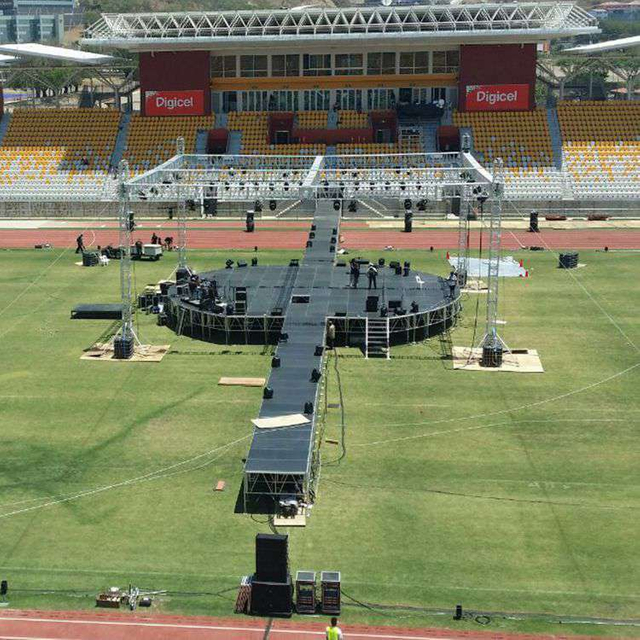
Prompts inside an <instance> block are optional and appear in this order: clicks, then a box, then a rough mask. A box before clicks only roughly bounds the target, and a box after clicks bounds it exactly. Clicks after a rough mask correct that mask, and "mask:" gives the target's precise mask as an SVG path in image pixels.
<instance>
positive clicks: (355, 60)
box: [335, 53, 363, 76]
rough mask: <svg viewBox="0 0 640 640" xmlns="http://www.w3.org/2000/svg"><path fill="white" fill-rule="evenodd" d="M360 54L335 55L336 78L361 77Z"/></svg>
mask: <svg viewBox="0 0 640 640" xmlns="http://www.w3.org/2000/svg"><path fill="white" fill-rule="evenodd" d="M362 58H363V56H362V54H361V53H336V66H335V74H336V75H337V76H361V75H362V66H363V64H362Z"/></svg>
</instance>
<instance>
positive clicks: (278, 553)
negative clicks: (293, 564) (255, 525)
mask: <svg viewBox="0 0 640 640" xmlns="http://www.w3.org/2000/svg"><path fill="white" fill-rule="evenodd" d="M251 613H252V614H254V615H259V616H283V617H290V616H291V614H292V613H293V583H292V581H291V574H290V573H289V537H288V536H283V535H276V534H270V533H259V534H258V535H257V536H256V572H255V574H254V576H253V581H252V586H251Z"/></svg>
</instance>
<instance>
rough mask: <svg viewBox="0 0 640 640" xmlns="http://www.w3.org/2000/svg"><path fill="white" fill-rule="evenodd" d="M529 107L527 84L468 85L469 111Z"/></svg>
mask: <svg viewBox="0 0 640 640" xmlns="http://www.w3.org/2000/svg"><path fill="white" fill-rule="evenodd" d="M528 107H529V85H527V84H484V85H482V84H480V85H468V86H467V99H466V108H467V110H468V111H519V110H525V109H528Z"/></svg>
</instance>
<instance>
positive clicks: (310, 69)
mask: <svg viewBox="0 0 640 640" xmlns="http://www.w3.org/2000/svg"><path fill="white" fill-rule="evenodd" d="M302 74H303V75H305V76H330V75H331V56H330V55H329V54H324V53H323V54H310V53H305V54H304V55H303V56H302Z"/></svg>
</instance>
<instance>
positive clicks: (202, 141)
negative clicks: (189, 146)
mask: <svg viewBox="0 0 640 640" xmlns="http://www.w3.org/2000/svg"><path fill="white" fill-rule="evenodd" d="M208 141H209V132H208V131H207V130H206V129H200V130H199V131H198V133H197V135H196V154H197V155H206V153H207V142H208Z"/></svg>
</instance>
